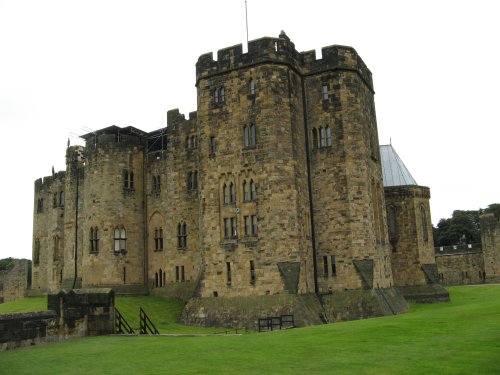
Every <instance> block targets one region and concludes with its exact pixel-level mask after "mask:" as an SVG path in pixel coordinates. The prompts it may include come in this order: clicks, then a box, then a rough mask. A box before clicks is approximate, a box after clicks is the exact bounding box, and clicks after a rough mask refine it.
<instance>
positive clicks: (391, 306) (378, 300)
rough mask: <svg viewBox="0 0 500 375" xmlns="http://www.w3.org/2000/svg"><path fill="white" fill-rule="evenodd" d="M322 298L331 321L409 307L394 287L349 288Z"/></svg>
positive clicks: (352, 318)
mask: <svg viewBox="0 0 500 375" xmlns="http://www.w3.org/2000/svg"><path fill="white" fill-rule="evenodd" d="M321 299H322V302H323V306H324V309H325V313H326V316H327V317H328V320H329V321H330V322H340V321H346V320H357V319H365V318H372V317H377V316H388V315H394V314H401V313H404V312H406V311H407V310H408V307H409V306H408V303H407V302H406V301H405V299H404V298H403V297H402V296H401V295H399V293H398V292H397V291H396V290H395V289H394V288H385V289H367V290H347V291H344V292H339V293H332V294H329V295H323V296H321Z"/></svg>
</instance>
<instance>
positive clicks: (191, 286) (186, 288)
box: [149, 281, 196, 303]
mask: <svg viewBox="0 0 500 375" xmlns="http://www.w3.org/2000/svg"><path fill="white" fill-rule="evenodd" d="M195 288H196V282H194V281H186V282H183V283H166V284H165V286H162V287H161V288H152V289H151V290H150V292H149V294H150V295H151V296H157V297H165V298H175V299H177V300H179V301H181V302H183V303H186V302H188V301H189V299H190V298H191V297H192V296H193V294H194V292H195Z"/></svg>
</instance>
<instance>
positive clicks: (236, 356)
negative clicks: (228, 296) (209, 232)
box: [0, 285, 500, 375]
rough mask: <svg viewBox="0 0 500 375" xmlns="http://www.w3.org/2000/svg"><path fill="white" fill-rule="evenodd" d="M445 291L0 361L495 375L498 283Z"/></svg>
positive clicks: (10, 364) (74, 344)
mask: <svg viewBox="0 0 500 375" xmlns="http://www.w3.org/2000/svg"><path fill="white" fill-rule="evenodd" d="M449 292H450V296H451V300H452V302H450V303H440V304H422V305H412V307H411V310H410V312H408V313H406V314H402V315H397V316H391V317H384V318H374V319H365V320H359V321H352V322H344V323H334V324H328V325H321V326H315V327H307V328H301V329H293V330H286V331H279V332H272V333H261V334H253V335H242V336H230V337H222V336H208V337H166V336H160V337H154V336H132V337H128V336H125V337H124V336H107V337H90V338H85V339H81V340H70V341H67V342H64V343H60V344H50V345H40V346H34V347H31V348H26V349H20V350H15V351H10V352H3V353H0V363H1V364H2V366H1V369H9V374H11V375H16V374H32V373H37V374H61V373H68V374H88V373H95V374H120V375H126V374H336V375H337V374H338V375H342V374H398V375H399V374H482V375H487V374H498V353H500V332H499V330H498V327H499V326H498V322H499V321H500V285H480V286H460V287H452V288H449ZM118 302H119V303H121V302H120V301H118ZM1 369H0V372H1Z"/></svg>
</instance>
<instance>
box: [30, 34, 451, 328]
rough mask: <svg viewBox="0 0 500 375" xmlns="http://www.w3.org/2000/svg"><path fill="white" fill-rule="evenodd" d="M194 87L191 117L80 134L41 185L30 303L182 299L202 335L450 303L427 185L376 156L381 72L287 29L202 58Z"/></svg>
mask: <svg viewBox="0 0 500 375" xmlns="http://www.w3.org/2000/svg"><path fill="white" fill-rule="evenodd" d="M196 87H197V111H196V112H192V113H190V114H189V117H188V118H187V119H186V118H185V116H184V115H182V114H180V113H179V111H178V110H171V111H169V112H168V115H167V127H166V128H163V129H160V130H157V131H153V132H149V133H147V132H144V131H142V130H140V129H138V128H135V127H131V126H129V127H125V128H122V127H118V126H110V127H107V128H104V129H100V130H98V131H95V132H91V133H88V134H85V135H83V136H82V138H83V139H84V140H85V147H83V146H70V145H69V144H68V148H67V150H66V171H63V172H57V173H53V174H52V176H48V177H45V178H43V179H38V180H36V182H35V197H34V199H35V200H34V204H35V210H34V227H33V229H34V230H33V271H32V283H33V287H32V288H33V289H38V290H40V291H55V290H60V289H69V288H72V287H96V286H101V287H111V288H113V289H114V290H115V291H116V292H118V293H126V292H130V293H151V294H159V295H169V296H177V297H179V298H183V299H185V300H186V301H189V302H188V303H187V305H186V309H185V312H184V313H183V320H184V321H186V322H190V323H196V324H207V325H209V324H214V325H217V324H237V323H238V322H241V321H243V320H246V321H248V322H250V321H252V319H254V318H255V317H256V316H262V315H266V314H267V315H269V314H279V313H282V312H285V313H289V312H290V311H291V312H295V313H296V314H297V315H300V316H302V319H303V322H304V324H309V323H311V324H313V323H315V322H316V321H317V319H318V315H319V316H320V318H321V320H323V321H333V320H340V319H354V318H359V317H364V316H372V315H385V314H390V313H397V312H400V311H404V310H405V309H406V308H407V305H406V302H405V300H404V299H403V298H402V296H405V297H406V298H409V299H413V300H425V301H427V300H446V299H448V295H447V292H446V291H445V290H444V289H443V288H442V287H441V286H440V285H439V283H438V281H439V280H438V272H437V267H436V262H435V258H434V248H433V240H432V225H431V215H430V208H429V198H430V192H429V188H427V187H422V186H419V185H417V184H416V182H415V181H414V180H413V178H412V177H411V175H410V174H409V172H408V171H407V170H406V168H405V167H404V164H403V163H402V162H401V160H400V159H399V158H398V157H397V154H396V153H395V151H394V149H393V148H392V146H391V145H387V146H382V147H381V148H380V147H379V142H378V135H377V123H376V116H375V105H374V88H373V83H372V75H371V72H370V71H369V69H368V68H367V67H366V65H365V64H364V63H363V61H362V59H361V58H360V57H359V55H358V54H357V53H356V51H355V50H354V49H353V48H351V47H345V46H330V47H325V48H323V49H322V58H321V59H317V58H316V55H315V52H314V51H309V52H302V53H299V52H297V51H296V49H295V46H294V44H293V43H292V42H291V41H290V39H289V38H288V37H287V35H286V34H285V33H283V32H282V33H281V34H280V35H279V37H278V38H269V37H266V38H261V39H258V40H253V41H250V42H249V43H248V52H247V53H243V50H242V46H241V45H236V46H233V47H229V48H225V49H222V50H219V51H218V53H217V60H214V58H213V56H212V53H209V54H204V55H202V56H200V57H199V59H198V62H197V63H196ZM382 164H384V167H383V165H382ZM318 311H319V314H318V313H317V312H318Z"/></svg>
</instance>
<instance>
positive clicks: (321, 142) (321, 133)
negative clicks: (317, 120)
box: [319, 128, 326, 147]
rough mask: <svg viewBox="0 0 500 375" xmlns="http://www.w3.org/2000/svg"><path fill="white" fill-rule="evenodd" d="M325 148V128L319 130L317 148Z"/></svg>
mask: <svg viewBox="0 0 500 375" xmlns="http://www.w3.org/2000/svg"><path fill="white" fill-rule="evenodd" d="M325 146H326V136H325V128H319V147H325Z"/></svg>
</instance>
